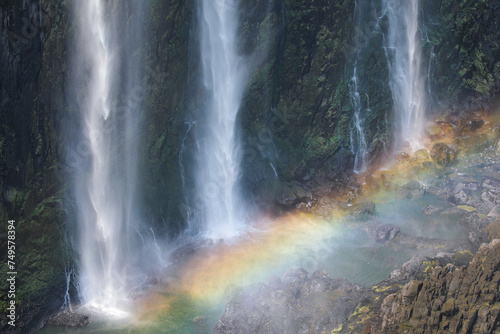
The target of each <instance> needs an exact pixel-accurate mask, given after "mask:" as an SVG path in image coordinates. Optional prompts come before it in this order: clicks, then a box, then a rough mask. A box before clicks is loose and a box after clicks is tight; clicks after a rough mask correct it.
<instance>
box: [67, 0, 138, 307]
mask: <svg viewBox="0 0 500 334" xmlns="http://www.w3.org/2000/svg"><path fill="white" fill-rule="evenodd" d="M75 17H76V33H75V36H76V42H75V44H76V45H75V58H76V59H73V62H74V66H75V67H76V68H77V69H76V75H75V78H74V79H73V81H74V86H75V91H77V92H78V94H79V97H78V107H79V110H80V115H81V128H82V129H81V131H82V134H81V140H80V141H79V142H78V143H76V144H74V145H73V146H72V147H70V150H73V151H74V152H76V153H75V154H78V155H79V157H80V159H81V163H79V164H78V165H77V166H76V168H75V169H76V173H75V174H76V179H75V186H74V196H75V201H76V203H77V204H76V205H77V208H76V210H77V225H78V236H79V253H80V273H79V277H80V281H79V286H80V290H81V291H80V294H81V298H82V299H83V301H84V303H85V304H87V305H90V306H93V307H96V308H98V309H99V310H101V312H106V313H112V314H122V313H123V302H124V299H125V298H126V296H127V294H128V291H129V288H130V287H129V285H130V284H131V281H133V280H134V276H136V275H137V271H138V270H134V267H135V265H136V263H137V262H138V261H139V259H138V256H139V253H140V249H139V248H138V247H139V246H140V244H139V243H140V242H141V243H142V242H143V238H141V236H140V235H139V231H140V229H141V227H140V224H139V218H140V213H139V212H138V209H137V204H136V202H137V199H136V196H137V195H136V193H137V189H136V188H137V187H136V183H137V163H138V162H137V161H138V145H139V124H140V121H139V117H138V115H139V107H140V100H141V96H142V95H141V93H142V92H141V90H140V87H139V86H136V85H139V84H140V82H139V79H140V72H141V71H140V70H139V68H140V66H139V64H140V63H141V59H140V56H139V53H140V52H137V50H138V48H139V45H138V43H139V42H138V41H140V40H141V28H142V27H141V26H142V22H141V17H142V1H133V2H127V3H125V2H123V3H122V2H120V1H106V0H86V1H76V2H75ZM82 147H84V149H83V148H82Z"/></svg>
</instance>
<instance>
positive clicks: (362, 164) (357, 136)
mask: <svg viewBox="0 0 500 334" xmlns="http://www.w3.org/2000/svg"><path fill="white" fill-rule="evenodd" d="M357 65H358V62H357V61H356V62H355V64H354V74H353V76H352V78H351V82H350V83H349V94H350V96H351V103H352V106H353V108H354V127H353V128H352V129H351V133H350V142H351V150H352V153H353V154H354V155H355V160H354V172H355V173H363V172H364V171H366V168H367V163H366V154H367V149H368V147H367V144H366V136H365V132H364V129H363V119H362V116H361V111H362V106H361V96H360V94H359V86H358V73H357Z"/></svg>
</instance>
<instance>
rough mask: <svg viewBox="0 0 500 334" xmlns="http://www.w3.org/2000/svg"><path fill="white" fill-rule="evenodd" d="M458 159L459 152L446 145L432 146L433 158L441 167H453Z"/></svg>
mask: <svg viewBox="0 0 500 334" xmlns="http://www.w3.org/2000/svg"><path fill="white" fill-rule="evenodd" d="M456 157H457V152H456V151H455V150H454V149H453V148H451V147H450V146H448V145H446V144H444V143H437V144H434V146H432V149H431V158H432V160H433V161H434V162H435V163H436V164H438V165H440V166H443V167H444V166H449V165H451V164H452V163H453V162H454V161H455V159H456Z"/></svg>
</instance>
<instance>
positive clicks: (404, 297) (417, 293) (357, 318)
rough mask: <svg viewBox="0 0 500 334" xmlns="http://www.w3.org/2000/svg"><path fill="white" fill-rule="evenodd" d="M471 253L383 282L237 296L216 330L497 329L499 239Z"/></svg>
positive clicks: (298, 275)
mask: <svg viewBox="0 0 500 334" xmlns="http://www.w3.org/2000/svg"><path fill="white" fill-rule="evenodd" d="M471 257H472V254H470V253H469V252H467V251H462V252H457V253H455V254H444V253H438V254H436V255H435V256H433V257H426V258H418V257H415V258H413V259H412V260H410V261H409V262H407V263H405V264H404V265H403V266H402V268H401V269H399V270H396V271H395V272H393V274H392V275H391V278H390V279H388V280H385V281H382V282H380V283H379V284H377V285H376V286H372V287H363V286H360V285H357V284H353V283H350V282H349V281H347V280H345V279H331V278H330V277H328V275H327V274H326V273H325V272H323V271H316V272H314V273H313V274H312V275H311V276H310V277H309V275H308V273H307V272H306V271H305V270H303V269H295V270H292V271H290V272H288V273H287V274H285V276H284V277H283V278H282V279H279V278H276V279H275V280H273V281H272V282H270V283H269V284H260V285H257V286H254V287H251V288H248V289H240V290H238V291H236V292H235V293H234V295H233V296H232V298H231V300H230V302H229V303H228V305H227V306H226V310H225V312H224V314H223V316H222V317H221V318H220V319H219V320H218V322H217V325H216V326H215V329H214V331H215V333H218V334H232V333H257V334H258V333H262V334H263V333H304V334H305V333H373V334H375V333H376V334H378V333H380V334H381V333H496V332H495V330H496V331H498V326H499V323H500V290H499V282H500V270H499V269H500V239H494V240H493V241H492V242H491V243H489V244H486V243H485V244H482V245H481V247H480V248H479V250H478V252H477V253H476V255H475V256H474V257H473V258H472V261H470V262H469V263H468V264H467V265H463V263H465V262H467V260H470V259H471Z"/></svg>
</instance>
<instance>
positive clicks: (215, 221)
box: [195, 0, 248, 238]
mask: <svg viewBox="0 0 500 334" xmlns="http://www.w3.org/2000/svg"><path fill="white" fill-rule="evenodd" d="M238 3H239V1H238V0H200V3H199V20H200V35H199V39H200V53H201V65H202V71H203V85H204V89H205V92H206V98H205V104H204V106H203V108H202V109H203V116H202V121H201V122H198V124H197V125H198V129H197V134H196V137H197V142H198V145H199V154H198V167H197V169H198V170H197V171H196V176H195V178H196V189H197V195H198V196H197V198H198V199H199V202H200V203H198V204H199V205H200V207H201V218H199V220H200V221H201V222H200V223H198V224H199V225H201V232H202V233H204V234H205V235H206V236H209V237H212V238H223V237H228V236H231V235H235V234H236V233H237V232H238V230H239V228H240V227H241V226H242V221H243V212H242V211H243V210H242V209H241V207H242V203H241V200H240V196H239V189H238V179H239V176H240V154H239V146H238V142H239V140H238V136H237V131H236V130H237V129H236V116H237V113H238V110H239V108H240V103H241V99H242V94H243V89H244V86H245V83H246V79H247V72H248V71H247V68H246V65H245V63H244V61H243V57H242V56H241V55H240V54H239V53H238V43H237V41H238V39H237V28H238V15H239V13H238Z"/></svg>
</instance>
